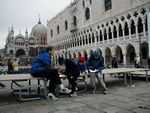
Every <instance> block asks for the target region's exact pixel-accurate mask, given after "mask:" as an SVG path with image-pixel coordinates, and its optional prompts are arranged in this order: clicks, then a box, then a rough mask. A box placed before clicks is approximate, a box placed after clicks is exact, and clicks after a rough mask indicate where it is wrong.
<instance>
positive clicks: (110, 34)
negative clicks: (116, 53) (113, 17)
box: [108, 27, 112, 39]
mask: <svg viewBox="0 0 150 113" xmlns="http://www.w3.org/2000/svg"><path fill="white" fill-rule="evenodd" d="M108 34H109V39H112V33H111V28H110V27H109V30H108Z"/></svg>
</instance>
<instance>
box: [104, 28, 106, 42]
mask: <svg viewBox="0 0 150 113" xmlns="http://www.w3.org/2000/svg"><path fill="white" fill-rule="evenodd" d="M104 40H107V33H106V29H104Z"/></svg>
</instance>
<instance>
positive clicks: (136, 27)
mask: <svg viewBox="0 0 150 113" xmlns="http://www.w3.org/2000/svg"><path fill="white" fill-rule="evenodd" d="M135 29H136V39H138V26H137V23H136V24H135Z"/></svg>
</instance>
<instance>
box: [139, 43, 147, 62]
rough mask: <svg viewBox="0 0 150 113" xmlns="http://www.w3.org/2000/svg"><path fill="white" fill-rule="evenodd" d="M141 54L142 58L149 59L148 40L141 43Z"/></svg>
mask: <svg viewBox="0 0 150 113" xmlns="http://www.w3.org/2000/svg"><path fill="white" fill-rule="evenodd" d="M140 56H141V59H144V60H147V59H148V43H147V42H143V43H142V44H141V45H140Z"/></svg>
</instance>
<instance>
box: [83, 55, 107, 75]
mask: <svg viewBox="0 0 150 113" xmlns="http://www.w3.org/2000/svg"><path fill="white" fill-rule="evenodd" d="M86 66H87V68H88V69H91V70H95V69H98V70H99V72H100V73H101V71H102V70H103V69H104V58H103V57H102V56H99V57H98V59H95V58H94V56H93V55H91V56H90V58H89V59H88V61H87V64H86Z"/></svg>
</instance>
